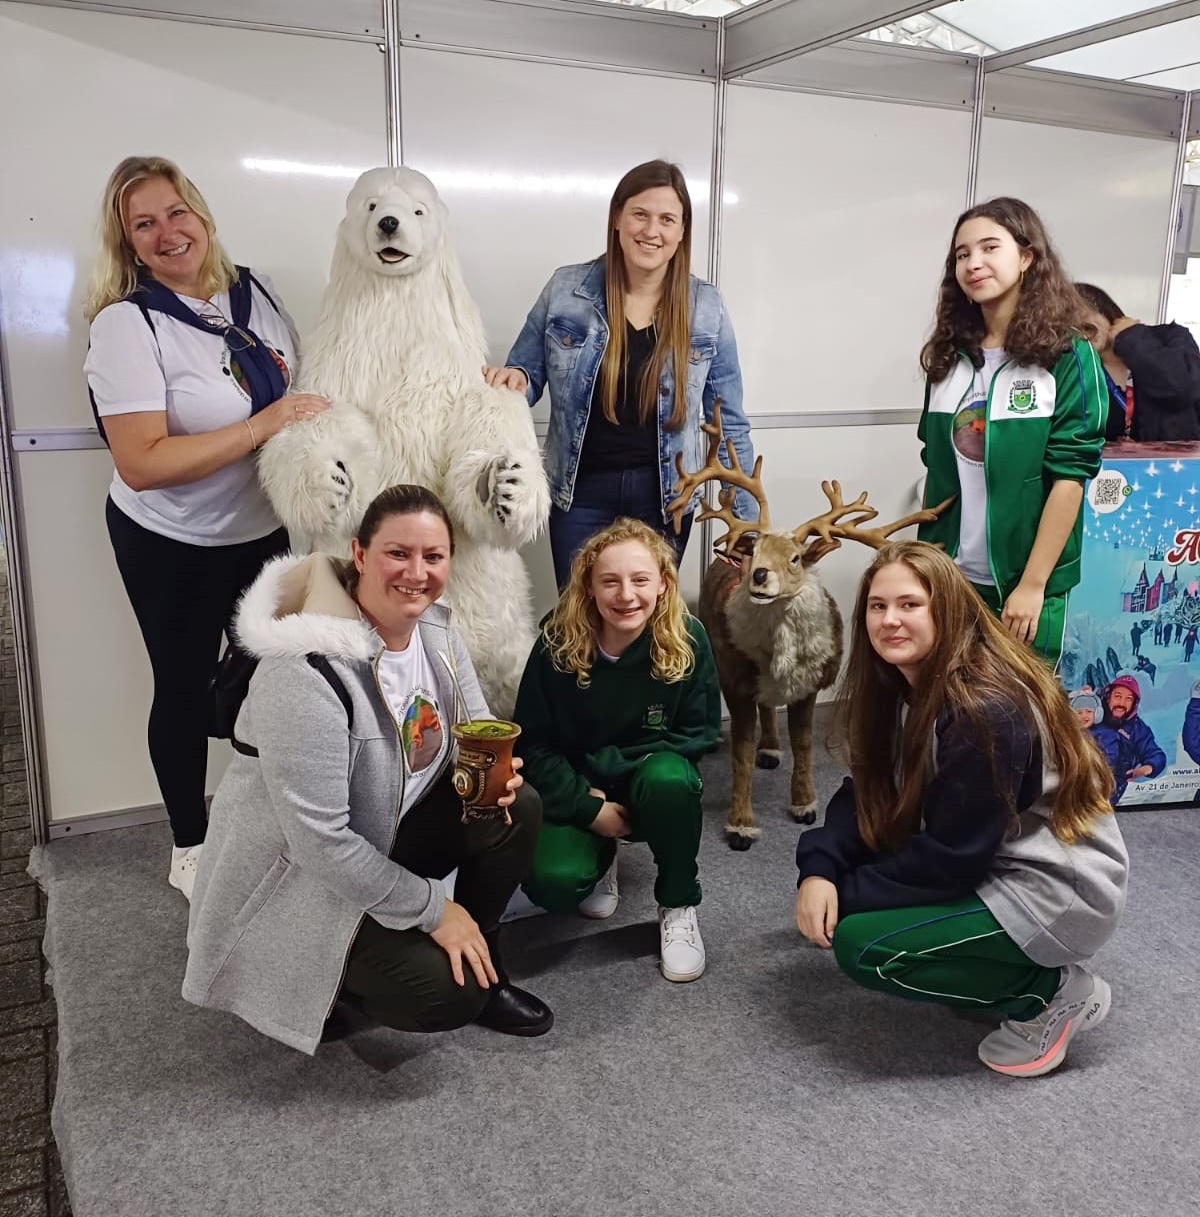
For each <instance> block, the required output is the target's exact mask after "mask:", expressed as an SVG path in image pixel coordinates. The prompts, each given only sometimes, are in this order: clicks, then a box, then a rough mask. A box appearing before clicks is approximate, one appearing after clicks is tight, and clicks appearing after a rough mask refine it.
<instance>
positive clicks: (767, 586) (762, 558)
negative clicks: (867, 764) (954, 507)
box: [668, 401, 954, 604]
mask: <svg viewBox="0 0 1200 1217" xmlns="http://www.w3.org/2000/svg"><path fill="white" fill-rule="evenodd" d="M700 429H701V430H702V431H703V432H704V433H705V434H706V435H708V437H709V441H708V457H707V459H706V461H705V464H704V467H703V468H702V469H698V470H696V472H694V473H685V472H684V469H683V456H682V454H680V455H678V456H676V458H675V468H676V471H677V472H678V474H679V478H678V480H677V481H676V482H675V485H674V487H673V489H674V491H675V496H676V497H675V498H674V499H672V500H671V502H670V504H668V510H669V511H670V512H671V514H672V516H673V517H674V519H675V527H676V529H678V528H679V524H680V520H681V517H682V515H683V512H684V511H685V510H686V508H687V505H688V502H689V501H690V500H691V497H692V495H693V493H695V491H696V489H697V487H699V486H701V485H703V484H704V483H705V482H708V481H720V482H722V483H724V485H723V486H722V489H721V490H720V491H719V492H718V494H717V506H716V507H709V506H707V505H706V506H705V507H704V508H703V509H702V510H701V511H700V513H699V514H698V515H697V517H696V519H697V520H712V519H718V520H721V521H722V522H723V523H724V524H725V525H726V527H727V528H728V530H729V531H728V532H726V533H725V535H724V536H722V537H719V538H718V539H717V540H716V542H714V545H715V547H716V548H717V550H718V551H719V552H720V554H721V555H722V556H723V557H724V558H726V559H728V560H733V561H734V562H735V565H738V566H740V567H741V571H742V583H743V586H744V587H745V590H746V594H747V596H748V597H749V599H750V600H751V601H752V602H754V603H756V604H771V603H773V602H774V601H777V600H790V599H791V598H792V597H794V596H796V595H797V594H798V593H799V592H800V590H801V589H802V588H803V587H804V585H805V583H806V581H807V579H808V572H809V570H810V568H811V567H812V566H813V564H814V563H816V562H818V561H819V560H820V559H821V558H823V557H824V556H825V555H826V554H829V553H832V552H833V551H834V550H835V549H840V548H841V544H842V541H843V540H853V541H861V542H862V543H863V544H864V545H869V546H871V547H872V548H873V549H880V548H881V547H882V546H884V545H886V544H887V542H888V539H889V538H890V537H891V535H892V533H894V532H899V530H900V529H902V528H907V527H908V526H909V525H910V524H918V523H924V522H926V521H930V520H935V519H937V517H938V515H939V514H940V513H941V512H942V511H944V510H945V509H946V508H947V507H948V506H949V505H950V504H951V503H952V502H953V501H954V499H953V498H950V499H947V500H946V501H945V502H944V503H939V504H938V506H937V507H934V508H931V509H929V510H924V511H915V512H913V513H912V514H911V515H907V516H905V517H904V518H903V519H902V520H896V521H895V522H894V523H892V524H887V525H879V526H877V527H875V528H863V527H861V526H862V525H863V524H866V523H867V521H869V520H873V519H875V517H876V516H877V515H878V514H879V512H878V511H876V510H875V508H874V507H871V506H870V505H869V504H868V503H867V492H866V491H865V490H864V491H863V492H862V494H860V495H859V496H858V498H856V499H854V500H853V501H852V502H850V503H845V502H843V501H842V488H841V485H840V484H839V483H838V482H822V483H821V489H822V490H823V491H824V492H825V497H826V498H827V499H828V500H829V510H828V511H826V512H823V513H822V514H821V515H819V516H813V517H812V519H810V520H805V521H804V523H803V524H800V525H798V526H797V527H796V528H794V529H792V530H791V531H790V532H788V531H785V530H781V529H776V528H772V527H771V516H770V512H769V510H768V508H767V497H766V494H765V492H764V491H763V485H762V477H761V470H762V457H761V456H760V457H758V458H757V460H755V462H754V471H753V472H752V473H746V471H745V470H744V469H743V468H742V466H741V462H740V461H739V460H738V456H737V452H736V451H735V449H734V447H733V444H732V443H729V442H728V441H726V443H725V449H726V452H727V454H728V456H729V467H728V468H726V467H725V466H724V465H722V464H721V461H720V457H719V453H720V450H721V442H722V434H721V403H720V402H719V401H718V402H717V403H716V404H715V405H714V406H713V422H712V423H703V424H702V425H701V428H700ZM738 487H740V488H741V489H743V490H748V491H749V492H750V493H751V494H752V495H753V496H754V498H755V500H756V501H757V503H758V519H757V520H739V519H738V518H737V517H736V516H735V515H734V514H733V504H734V498H735V496H736V493H737V488H738Z"/></svg>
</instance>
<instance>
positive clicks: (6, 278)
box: [0, 4, 386, 822]
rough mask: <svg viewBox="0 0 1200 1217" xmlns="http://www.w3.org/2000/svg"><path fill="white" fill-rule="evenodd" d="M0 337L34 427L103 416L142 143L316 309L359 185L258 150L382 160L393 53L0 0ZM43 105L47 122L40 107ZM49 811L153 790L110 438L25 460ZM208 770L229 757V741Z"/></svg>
mask: <svg viewBox="0 0 1200 1217" xmlns="http://www.w3.org/2000/svg"><path fill="white" fill-rule="evenodd" d="M0 48H2V49H0V65H2V70H0V112H3V113H4V114H6V115H8V116H9V117H10V120H11V119H12V117H13V116H17V115H24V116H26V120H23V121H6V122H4V123H3V124H0V164H3V165H4V167H5V187H4V190H3V191H2V192H0V307H2V308H3V313H2V314H0V332H2V333H3V337H4V343H5V353H6V357H7V369H8V373H9V381H8V389H9V398H8V402H7V405H8V409H9V418H10V423H11V425H12V426H14V427H17V428H36V429H41V428H48V427H72V426H74V427H79V426H88V425H90V424H91V421H92V420H91V414H90V411H89V408H88V404H87V395H86V386H85V383H84V378H83V372H82V364H83V358H84V353H85V350H86V346H87V327H86V325H85V324H84V321H83V318H82V316H81V312H80V309H81V301H82V296H83V290H84V286H85V284H86V280H87V276H88V274H89V272H90V269H91V264H92V260H93V258H94V256H95V252H96V237H95V224H96V216H97V212H98V209H99V201H100V196H101V192H102V190H103V187H104V183H105V180H106V179H107V177H108V174H109V173H110V171H111V170H112V168H113V166H114V165H115V164H116V163H117V162H118V161H119V160H120V159H121V158H122V157H123V156H127V155H129V154H131V153H146V152H153V153H160V154H162V155H165V156H168V157H171V158H172V159H174V160H177V161H178V162H179V163H180V164H181V165H182V167H183V169H184V171H185V172H186V173H187V174H188V175H189V176H191V177H192V178H193V180H194V181H195V182H196V184H197V185H198V186H199V187H200V189H201V190H202V191H203V192H204V194H205V196H206V197H207V199H208V201H209V203H210V205H211V206H212V208H213V211H214V213H215V215H216V218H217V222H218V225H219V228H220V232H221V236H222V239H223V241H224V242H225V244H226V246H227V247H228V249H229V250H230V252H231V254H232V255H233V256H234V257H235V258H236V259H237V260H238V261H243V262H250V263H251V264H253V265H254V266H256V267H259V268H261V269H263V270H264V271H266V272H267V273H268V274H269V275H271V276H272V277H273V278H274V280H275V283H276V286H277V287H278V288H279V290H280V292H281V294H282V296H283V298H284V300H285V302H286V303H287V305H288V307H289V309H290V310H291V311H292V313H293V315H294V316H295V317H296V319H297V322H298V324H299V326H300V329H301V331H302V332H303V331H304V330H305V329H307V328H308V327H309V326H310V325H311V324H312V322H313V320H314V319H315V315H316V307H317V303H318V300H319V297H320V292H321V290H322V288H323V287H324V284H325V280H326V277H327V274H328V266H329V255H330V252H331V251H332V247H333V235H334V228H335V226H336V224H337V221H338V219H339V217H340V216H341V213H342V204H343V200H344V197H345V194H346V190H347V188H348V186H349V183H348V182H346V181H344V180H337V179H331V178H328V177H318V176H312V175H311V174H308V173H298V174H292V175H283V174H274V175H272V174H263V173H259V172H255V171H252V170H249V169H247V168H246V167H245V166H244V164H243V161H244V159H245V158H249V157H259V158H271V159H275V160H282V161H291V162H304V163H308V164H330V163H347V162H349V163H351V164H354V163H361V164H367V165H369V164H373V163H380V162H382V161H383V160H385V159H386V139H385V121H384V120H385V101H384V76H383V56H382V55H380V54H379V52H378V50H377V49H376V48H375V47H374V46H372V45H369V44H363V43H349V42H338V41H335V40H331V39H326V38H303V37H297V36H290V35H286V34H268V33H261V32H257V31H248V30H229V29H221V28H217V27H213V26H204V25H183V24H180V23H178V22H174V21H157V20H153V19H148V18H134V17H124V16H115V15H109V14H101V13H91V12H80V11H75V10H65V9H55V8H43V7H32V6H25V5H18V4H0ZM35 111H36V117H35V116H34V112H35ZM18 468H19V491H20V494H21V498H22V515H23V518H24V535H23V537H22V546H23V549H24V553H25V568H26V572H27V575H28V582H29V596H30V611H31V616H32V619H33V633H34V638H35V655H34V660H35V669H36V679H37V684H38V697H39V701H40V709H41V719H42V725H43V731H44V749H45V759H46V761H47V771H48V777H47V784H48V787H49V795H50V799H49V804H50V805H49V812H50V817H51V820H52V821H54V822H59V821H62V820H65V819H71V818H75V817H78V816H84V815H87V814H89V813H94V812H100V811H111V810H118V809H123V808H128V807H136V806H141V805H145V804H148V803H150V804H152V803H157V802H158V801H159V796H158V792H157V788H156V786H155V784H154V780H153V776H152V774H151V771H150V766H149V761H148V759H147V757H146V742H145V722H146V716H147V712H148V708H149V701H150V692H149V672H148V663H147V661H146V658H145V655H144V653H143V650H142V644H141V639H140V637H139V635H138V633H137V628H136V625H135V623H134V620H133V615H132V612H131V611H130V609H129V606H128V603H127V601H126V598H125V593H124V590H123V589H122V587H121V584H120V580H119V577H118V575H117V571H116V567H115V564H114V562H113V558H112V552H111V549H110V547H109V543H108V538H107V535H106V533H105V529H104V516H103V510H104V497H105V490H106V486H107V483H108V480H109V478H110V476H111V469H112V465H111V461H110V459H109V457H108V454H107V452H104V451H99V452H97V451H87V452H37V453H30V454H27V455H22V456H21V457H20V458H19V459H18ZM213 755H214V765H213V767H212V772H211V774H210V776H212V777H216V776H218V774H219V770H220V769H222V768H223V765H224V760H225V758H226V756H227V755H228V754H227V753H225V752H223V750H220V749H214V754H213Z"/></svg>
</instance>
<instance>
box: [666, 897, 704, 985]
mask: <svg viewBox="0 0 1200 1217" xmlns="http://www.w3.org/2000/svg"><path fill="white" fill-rule="evenodd" d="M658 929H659V934H660V935H661V937H662V953H661V957H660V961H659V966H660V967H661V968H662V974H663V976H664V977H666V979H667V980H673V981H676V982H677V983H679V984H683V983H684V982H686V981H689V980H699V979H700V977H701V976H703V975H704V940H703V939H702V938H701V937H700V924H699V922H698V921H697V920H696V909H695V906H694V905H691V904H687V905H684V907H683V908H678V909H664V908H660V909H659V910H658Z"/></svg>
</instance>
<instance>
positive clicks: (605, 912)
mask: <svg viewBox="0 0 1200 1217" xmlns="http://www.w3.org/2000/svg"><path fill="white" fill-rule="evenodd" d="M514 716H515V718H516V720H517V722H519V723H520V724H521V731H522V734H521V743H522V745H523V746H524V750H525V759H526V763H527V765H528V771H529V776H530V780H531V781H533V782H534V783H535V784H536V785H537V787H538V790H539V792H540V793H541V795H542V799H543V803H544V807H545V817H546V823H545V824H544V825H543V827H542V836H541V838H540V840H539V841H538V847H537V852H536V853H535V854H534V859H533V866H532V869H531V870H530V873H529V877H528V879H526V881H525V885H524V887H525V893H526V895H528V896H529V898H530V899H531V900H533V901H534V903H535V904H540V905H542V906H543V907H544V908H548V909H554V910H567V909H572V908H576V907H577V908H578V910H579V912H580V913H582V914H583V915H584V916H585V917H597V918H601V917H611V916H612V914H613V913H614V912H616V909H617V900H618V889H617V854H618V852H619V851H618V849H617V841H618V840H638V841H645V842H647V843H648V844H649V846H650V851H651V853H652V854H653V855H654V861H655V863H656V864H657V867H658V877H657V879H656V880H655V884H654V895H655V899H656V900H657V902H658V906H659V907H658V917H659V932H660V967H661V971H662V974H663V976H664V977H665V978H666V979H667V980H672V981H691V980H697V979H699V977H700V976H701V975H702V974H703V972H704V967H705V952H704V941H703V939H702V938H701V937H700V925H699V922H698V920H697V916H696V906H697V905H698V904H699V903H700V881H699V871H698V867H697V862H696V859H697V855H698V853H699V851H700V831H701V826H702V818H701V791H702V789H703V784H702V782H701V780H700V774H699V772H698V771H697V769H696V765H697V763H698V762H699V760H700V758H701V757H702V756H703V755H704V754H705V753H706V752H707V751H709V749H710V748H711V747H712V746H713V744H714V743H715V742H716V739H717V733H718V731H719V729H720V719H721V696H720V690H719V688H718V685H717V670H716V664H715V662H714V660H713V655H712V648H711V646H710V645H709V641H708V635H707V634H706V633H705V632H704V627H703V626H702V625H701V624H700V622H699V621H697V620H696V618H695V617H693V616H691V614H690V613H688V611H687V608H686V607H685V605H684V603H683V597H682V596H681V595H680V592H679V579H678V575H677V573H676V570H675V562H674V558H673V555H672V551H671V548H670V546H669V545H668V544H667V543H666V541H664V540H663V539H662V537H661V536H659V534H658V533H657V531H655V530H654V529H652V528H651V527H650V526H649V525H647V524H644V523H642V522H641V521H640V520H633V519H628V518H623V519H619V520H617V521H616V522H615V523H614V524H611V525H609V527H607V528H605V529H603V530H602V531H600V532H598V533H596V534H595V535H594V536H593V537H591V538H590V539H589V540H588V541H586V542H585V543H584V545H583V548H582V549H580V550H579V552H578V553H577V554H576V555H575V559H574V561H573V562H572V564H571V577H570V579H569V580H568V582H567V586H566V587H565V588H564V589H563V592H562V595H561V596H560V598H559V601H558V605H557V606H556V607H555V609H554V611H553V612H551V613H550V615H549V616H548V617H547V618H546V619H545V620H544V621H543V622H542V628H541V631H540V633H539V635H538V639H537V641H536V642H535V643H534V646H533V651H532V653H531V654H530V656H529V662H528V663H527V664H526V666H525V674H524V676H523V677H522V679H521V688H520V691H519V692H518V694H517V708H516V711H515V714H514Z"/></svg>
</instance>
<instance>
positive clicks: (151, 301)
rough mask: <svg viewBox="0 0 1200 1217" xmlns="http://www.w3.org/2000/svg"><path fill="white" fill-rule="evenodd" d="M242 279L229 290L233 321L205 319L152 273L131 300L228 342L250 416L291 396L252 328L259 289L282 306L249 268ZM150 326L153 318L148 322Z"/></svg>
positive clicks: (144, 277)
mask: <svg viewBox="0 0 1200 1217" xmlns="http://www.w3.org/2000/svg"><path fill="white" fill-rule="evenodd" d="M237 273H238V277H237V279H236V280H235V282H234V283H233V284H232V285H231V286H230V288H229V311H230V312H231V313H232V314H233V320H232V321H230V320H229V319H228V318H226V317H224V316H222V315H220V314H218V315H217V316H216V317H212V316H209V317H205V316H202V315H201V314H199V313H197V312H195V311H194V310H193V309H192V308H190V307H189V306H188V305H186V304H185V303H184V302H183V301H182V300H180V298H179V297H178V296H177V295H176V294H175V293H174V292H173V291H171V289H170V288H168V287H164V286H163V285H162V284H161V283H159V282H158V280H157V279H155V278H154V277H153V276H152V275H151V274H150V273H149V272H148V271H145V270H143V271H142V272H141V274H140V275H139V276H138V285H137V287H136V288H135V289H134V292H133V294H132V295H131V296H130V297H129V300H130V301H131V302H132V303H133V304H136V305H137V306H138V308H140V309H141V310H142V312H143V313H145V312H146V311H147V310H148V309H153V310H154V311H155V312H158V313H166V315H167V316H168V317H174V318H175V320H176V321H182V322H183V323H184V325H190V326H192V328H193V329H197V330H203V331H204V332H205V333H206V334H219V335H220V336H221V337H222V338H224V340H225V345H226V346H227V347H228V348H229V352H230V354H231V355H236V356H237V362H238V367H239V368H240V369H241V371H242V377H243V380H244V387H245V389H246V391H247V392H248V393H249V394H250V403H251V404H250V414H251V416H252V417H253V416H254V415H255V414H257V413H258V412H259V410H264V409H266V407H267V406H269V405H270V404H271V403H272V402H273V401H278V400H279V398H281V397H282V396H283V395H284V394H285V393H286V392H287V383H286V382H285V381H284V378H283V369H282V368H281V367H280V366H279V360H278V358H277V357H276V356H275V355H274V354H273V352H272V351H271V348H270V347H269V346H267V344H266V343H265V342H264V341H263V340H262V339H261V338H260V337H259V336H258V335H257V334H256V333H255V332H254V331H253V330H252V329H251V328H250V304H251V298H252V291H253V288H254V287H257V288H258V290H259V291H260V292H262V294H263V297H264V298H265V299H266V300H267V301H269V302H270V305H271V307H272V308H273V309H275V311H276V312H279V306H278V305H277V304H276V303H275V301H274V300H272V299H271V297H270V296H269V295H268V294H267V292H266V291H265V290H264V288H263V285H262V284H261V283H259V282H258V280H257V279H255V277H254V276H253V275H252V274H251V273H250V268H249V267H248V266H239V267H237ZM146 320H147V322H149V320H150V318H149V317H147V318H146Z"/></svg>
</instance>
